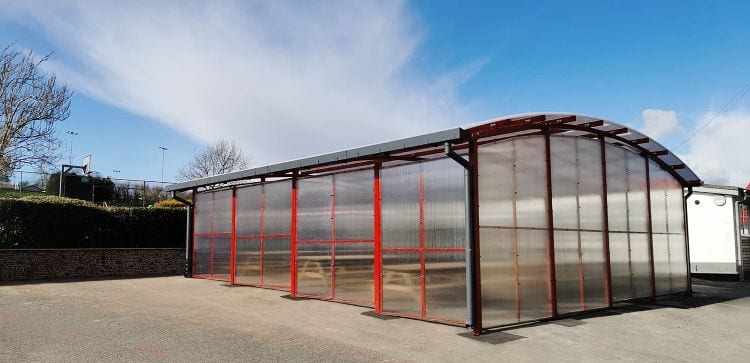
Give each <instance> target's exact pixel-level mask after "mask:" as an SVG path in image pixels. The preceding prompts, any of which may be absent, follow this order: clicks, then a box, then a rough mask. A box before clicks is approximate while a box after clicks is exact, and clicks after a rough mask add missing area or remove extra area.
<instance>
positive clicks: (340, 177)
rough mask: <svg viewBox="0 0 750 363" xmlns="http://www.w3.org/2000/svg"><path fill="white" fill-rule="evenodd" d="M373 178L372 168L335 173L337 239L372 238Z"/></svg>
mask: <svg viewBox="0 0 750 363" xmlns="http://www.w3.org/2000/svg"><path fill="white" fill-rule="evenodd" d="M373 179H374V172H373V171H372V170H370V169H367V170H359V171H353V172H348V173H341V174H336V175H335V176H334V183H335V184H336V188H335V196H334V200H335V209H336V210H335V212H336V217H335V218H336V219H335V228H336V239H337V240H342V239H343V240H372V239H373V233H372V232H373V215H374V214H373V203H372V198H373Z"/></svg>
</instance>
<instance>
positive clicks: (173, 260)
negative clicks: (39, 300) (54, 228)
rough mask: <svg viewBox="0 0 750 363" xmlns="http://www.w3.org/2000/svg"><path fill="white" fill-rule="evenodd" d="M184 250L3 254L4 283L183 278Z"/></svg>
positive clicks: (0, 255) (1, 273) (0, 267)
mask: <svg viewBox="0 0 750 363" xmlns="http://www.w3.org/2000/svg"><path fill="white" fill-rule="evenodd" d="M184 269H185V249H183V248H91V249H44V250H41V249H40V250H0V281H10V280H48V279H72V278H86V277H106V276H146V275H181V274H182V273H183V271H184Z"/></svg>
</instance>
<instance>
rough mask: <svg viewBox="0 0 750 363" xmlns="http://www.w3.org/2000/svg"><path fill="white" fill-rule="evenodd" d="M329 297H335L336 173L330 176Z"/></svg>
mask: <svg viewBox="0 0 750 363" xmlns="http://www.w3.org/2000/svg"><path fill="white" fill-rule="evenodd" d="M331 298H333V299H335V298H336V175H332V176H331Z"/></svg>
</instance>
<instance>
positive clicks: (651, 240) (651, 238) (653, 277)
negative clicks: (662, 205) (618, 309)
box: [642, 155, 656, 298]
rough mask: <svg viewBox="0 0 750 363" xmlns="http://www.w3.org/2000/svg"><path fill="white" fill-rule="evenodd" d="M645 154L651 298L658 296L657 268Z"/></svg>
mask: <svg viewBox="0 0 750 363" xmlns="http://www.w3.org/2000/svg"><path fill="white" fill-rule="evenodd" d="M642 156H643V162H644V163H645V164H646V208H648V210H647V214H646V215H647V216H648V258H649V263H648V265H649V267H650V268H651V298H655V297H656V270H655V268H654V235H653V232H654V231H653V226H652V225H651V224H652V222H651V172H650V171H649V169H650V168H649V165H648V156H646V155H642Z"/></svg>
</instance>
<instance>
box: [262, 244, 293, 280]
mask: <svg viewBox="0 0 750 363" xmlns="http://www.w3.org/2000/svg"><path fill="white" fill-rule="evenodd" d="M291 247H292V245H291V242H290V238H289V237H280V238H265V239H264V240H263V284H264V285H271V286H289V274H290V269H291V265H290V260H291V257H292V256H291Z"/></svg>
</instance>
